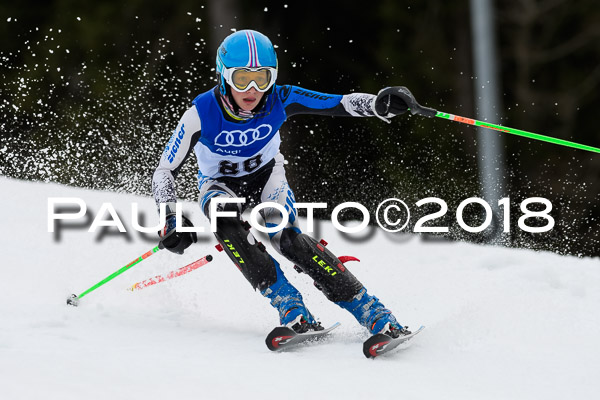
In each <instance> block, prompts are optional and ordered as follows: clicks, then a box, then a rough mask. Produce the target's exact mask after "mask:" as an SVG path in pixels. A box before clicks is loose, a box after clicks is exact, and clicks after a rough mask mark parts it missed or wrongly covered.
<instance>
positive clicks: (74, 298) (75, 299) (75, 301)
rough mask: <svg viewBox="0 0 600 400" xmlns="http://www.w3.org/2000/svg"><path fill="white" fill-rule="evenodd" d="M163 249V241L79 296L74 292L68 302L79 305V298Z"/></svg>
mask: <svg viewBox="0 0 600 400" xmlns="http://www.w3.org/2000/svg"><path fill="white" fill-rule="evenodd" d="M162 249H163V246H162V244H161V243H159V244H158V245H157V246H155V247H154V248H153V249H152V250H149V251H147V252H146V253H144V254H142V255H141V256H139V257H138V258H136V259H135V260H133V261H132V262H130V263H129V264H127V265H125V266H124V267H123V268H121V269H119V270H118V271H115V272H113V273H112V274H110V275H109V276H107V277H106V278H104V279H102V280H101V281H100V282H98V283H96V284H95V285H94V286H92V287H91V288H89V289H88V290H86V291H84V292H82V293H81V294H80V295H79V296H77V295H76V294H72V295H71V296H69V298H67V304H68V305H71V306H75V307H76V306H77V305H79V299H81V298H82V297H83V296H85V295H87V294H88V293H90V292H92V291H94V290H96V289H98V288H99V287H100V286H102V285H104V284H105V283H107V282H109V281H111V280H113V279H114V278H116V277H117V276H119V275H121V274H122V273H123V272H125V271H127V270H128V269H129V268H131V267H133V266H134V265H136V264H138V263H140V262H142V261H143V260H145V259H146V258H148V257H150V256H151V255H152V254H154V253H156V252H158V251H159V250H162Z"/></svg>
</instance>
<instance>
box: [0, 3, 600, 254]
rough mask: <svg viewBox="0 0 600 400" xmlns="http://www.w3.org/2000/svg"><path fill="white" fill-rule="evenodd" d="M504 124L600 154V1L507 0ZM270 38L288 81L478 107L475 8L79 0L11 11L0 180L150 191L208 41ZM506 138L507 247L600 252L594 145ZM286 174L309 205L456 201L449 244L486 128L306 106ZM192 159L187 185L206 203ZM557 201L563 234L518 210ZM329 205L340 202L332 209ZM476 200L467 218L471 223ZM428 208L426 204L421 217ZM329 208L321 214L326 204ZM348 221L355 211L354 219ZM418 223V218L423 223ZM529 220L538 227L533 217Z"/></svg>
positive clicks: (2, 86) (502, 12)
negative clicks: (520, 224) (520, 223)
mask: <svg viewBox="0 0 600 400" xmlns="http://www.w3.org/2000/svg"><path fill="white" fill-rule="evenodd" d="M494 4H495V20H494V23H495V28H496V32H497V38H498V43H497V45H498V52H499V64H500V65H499V71H500V75H501V76H500V80H501V82H500V83H501V87H502V103H503V108H502V111H501V112H499V115H498V117H499V118H500V119H501V121H502V123H503V124H505V125H507V126H511V127H515V128H519V129H524V130H528V131H532V132H536V133H541V134H545V135H549V136H554V137H558V138H562V139H567V140H571V141H575V142H579V143H584V144H588V145H591V146H596V147H600V137H599V135H598V133H597V128H596V125H597V122H596V119H597V116H596V112H597V110H598V108H599V107H600V101H599V99H598V95H597V93H598V92H599V89H600V62H599V60H600V5H599V4H598V2H597V1H596V0H581V1H577V2H572V1H571V2H568V1H566V0H497V1H495V3H494ZM244 28H252V29H256V30H259V31H262V32H263V33H265V34H266V35H267V36H269V37H270V38H271V40H272V41H273V43H274V44H275V45H276V46H277V51H278V59H279V67H280V75H279V76H280V78H279V83H291V84H297V85H301V86H304V87H307V88H311V89H315V90H319V91H323V92H330V93H349V92H353V91H356V92H369V93H376V92H377V91H378V90H379V89H381V88H383V87H385V86H389V85H404V86H407V87H409V88H410V89H411V91H412V92H413V93H414V94H415V96H416V97H417V99H418V100H419V101H420V102H421V103H422V104H424V105H428V106H431V107H434V108H436V109H438V110H441V111H445V112H450V113H454V114H458V115H464V116H472V117H475V116H476V111H477V110H475V106H474V104H475V102H474V94H473V88H474V86H475V85H477V84H480V83H478V82H477V77H476V76H473V72H472V55H471V32H470V27H469V2H468V1H466V0H462V1H451V2H442V1H433V0H428V1H425V0H421V1H394V0H382V1H373V2H369V3H351V2H342V1H329V2H316V1H302V2H294V1H289V2H287V3H286V2H281V1H272V2H271V1H252V2H249V1H237V0H220V1H219V0H213V1H207V2H199V1H190V0H181V1H178V2H166V1H164V2H158V1H141V0H130V1H127V2H116V1H106V0H104V1H103V0H98V1H95V2H92V3H87V2H78V1H74V0H55V1H47V2H45V3H44V4H40V3H39V2H31V1H22V2H19V3H17V2H12V3H8V2H4V3H2V4H1V5H0V37H2V40H1V44H0V46H1V47H0V77H1V78H0V79H1V81H0V133H1V136H0V174H2V175H7V176H11V177H15V178H19V179H27V180H37V181H52V182H59V183H65V184H69V185H75V186H82V187H89V188H97V189H105V190H113V191H123V192H130V193H137V194H144V195H149V194H150V187H151V185H150V180H151V176H152V173H153V170H154V168H155V166H156V164H157V162H158V158H159V156H160V154H161V151H162V147H163V146H164V144H165V143H166V141H167V139H168V137H169V136H170V134H171V131H172V130H173V129H174V128H175V125H176V123H177V121H178V119H179V117H180V115H181V114H182V113H183V111H185V110H186V109H187V108H188V107H189V105H190V101H191V100H192V99H193V98H194V97H195V96H196V95H197V94H198V93H200V92H203V91H205V90H207V89H209V88H211V87H212V86H214V84H215V72H214V59H215V50H216V47H217V46H218V44H219V43H220V41H221V40H222V39H223V38H224V37H225V36H226V35H227V34H229V33H231V32H232V29H244ZM487 134H490V135H503V138H504V144H505V148H504V156H505V158H506V161H507V165H506V170H505V171H503V173H504V176H505V177H506V179H507V182H508V185H507V188H506V191H505V193H504V195H506V196H510V198H511V203H512V210H511V211H512V217H513V220H514V221H513V229H512V232H511V234H510V235H507V237H505V238H504V242H505V243H506V244H507V245H511V246H519V247H529V248H535V249H546V250H552V251H555V252H558V253H564V254H576V255H595V256H597V255H599V254H600V244H599V240H600V231H599V229H598V221H599V220H600V209H599V204H600V198H599V194H600V182H599V179H598V177H599V176H600V155H598V154H594V153H588V152H583V151H581V150H574V149H568V148H564V147H559V146H556V145H552V144H547V143H541V142H535V141H531V140H528V139H525V138H520V137H516V136H511V135H505V134H501V133H497V132H493V131H489V132H487ZM282 136H283V140H284V142H283V147H282V152H283V153H284V155H285V156H286V158H287V159H288V161H289V165H288V167H287V171H288V178H289V180H290V182H291V184H292V186H293V187H294V188H295V192H296V197H297V198H298V199H302V201H325V202H327V203H329V204H330V205H335V204H339V203H341V202H343V201H358V202H360V203H362V204H364V205H365V206H367V207H368V208H369V209H370V210H371V211H374V210H375V208H376V206H377V204H378V203H379V202H380V201H382V200H384V199H386V198H388V197H392V196H393V197H399V198H402V199H404V200H405V201H406V202H407V203H409V204H412V205H413V207H412V208H411V210H413V211H416V214H417V215H416V217H417V218H418V217H419V215H423V213H424V212H425V211H428V212H431V211H432V210H434V209H428V210H419V209H418V208H417V207H416V206H414V203H415V202H416V201H417V200H419V199H421V198H424V197H430V196H436V197H440V198H442V199H444V200H445V201H446V202H447V203H448V206H449V212H448V214H447V215H446V217H447V218H446V219H445V220H438V221H437V224H446V225H449V226H451V230H450V233H449V234H447V235H446V236H448V237H450V238H452V239H463V240H472V241H483V240H486V235H472V236H470V235H466V234H464V233H463V232H462V230H460V229H458V228H457V227H456V226H455V225H456V218H455V217H454V214H453V212H454V210H455V209H456V207H457V206H458V204H459V203H460V202H461V201H462V200H464V199H466V198H468V197H472V196H480V195H481V194H480V187H479V176H478V169H477V159H478V157H479V153H478V148H477V141H476V131H475V130H474V129H473V128H470V127H467V126H465V125H461V124H456V123H453V122H449V121H443V120H440V119H432V120H429V119H424V118H419V117H410V116H402V117H399V118H396V119H394V120H393V123H392V124H391V125H388V124H385V123H383V122H381V121H379V120H376V119H373V118H370V119H357V118H337V119H334V118H324V117H316V116H315V117H313V116H299V117H295V118H293V119H291V120H290V121H288V123H287V124H286V125H285V126H284V128H282ZM194 170H195V163H194V161H193V160H190V161H188V164H187V165H186V167H185V168H184V170H183V172H182V175H183V176H182V177H181V178H180V179H179V180H178V182H179V187H178V189H179V194H180V197H182V198H187V199H195V198H196V197H197V188H196V182H195V171H194ZM534 196H541V197H546V198H548V199H550V200H551V201H552V203H553V206H554V210H553V211H552V215H553V216H554V217H555V218H556V221H557V225H556V227H555V228H554V229H553V230H552V231H550V232H548V233H544V234H536V235H533V234H525V233H523V232H521V231H520V230H518V229H516V220H517V218H518V217H519V216H520V215H521V212H520V210H519V203H520V202H521V201H522V200H523V199H525V198H528V197H534ZM331 209H332V207H330V211H331ZM478 211H480V210H477V209H471V211H470V214H469V215H468V217H469V218H468V219H469V221H471V222H470V223H472V224H477V223H478V222H477V221H478V220H480V219H481V217H480V214H481V213H480V212H478ZM419 212H420V214H419ZM320 216H321V217H325V216H326V215H325V214H321V215H320ZM345 217H346V218H351V217H353V215H352V214H351V213H348V214H346V215H345ZM415 221H416V218H413V219H412V225H414V222H415ZM533 223H535V221H533Z"/></svg>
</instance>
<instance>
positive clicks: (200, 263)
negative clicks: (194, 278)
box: [127, 254, 213, 292]
mask: <svg viewBox="0 0 600 400" xmlns="http://www.w3.org/2000/svg"><path fill="white" fill-rule="evenodd" d="M212 259H213V257H212V256H211V255H210V254H208V255H206V256H204V257H202V258H200V259H198V260H196V261H194V262H193V263H190V264H188V265H186V266H185V267H181V268H179V269H176V270H173V271H171V272H169V273H168V274H166V275H164V276H163V275H157V276H155V277H154V278H149V279H146V280H143V281H141V282H137V283H134V284H133V285H132V286H131V287H129V288H127V290H131V291H132V292H133V291H134V290H142V289H144V288H146V287H148V286H152V285H156V284H157V283H161V282H164V281H168V280H169V279H173V278H177V277H178V276H181V275H185V274H187V273H188V272H192V271H194V270H196V269H198V268H200V267H201V266H203V265H206V264H208V263H209V262H211V261H212Z"/></svg>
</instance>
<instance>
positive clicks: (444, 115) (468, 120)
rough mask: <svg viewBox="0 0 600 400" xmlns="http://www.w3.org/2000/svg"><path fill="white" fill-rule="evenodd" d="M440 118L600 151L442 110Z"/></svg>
mask: <svg viewBox="0 0 600 400" xmlns="http://www.w3.org/2000/svg"><path fill="white" fill-rule="evenodd" d="M435 116H436V117H438V118H444V119H449V120H451V121H456V122H461V123H463V124H469V125H474V126H481V127H482V128H488V129H493V130H495V131H500V132H505V133H510V134H513V135H518V136H524V137H526V138H530V139H535V140H541V141H542V142H548V143H554V144H558V145H560V146H566V147H572V148H575V149H579V150H586V151H591V152H594V153H600V148H597V147H592V146H587V145H585V144H579V143H575V142H570V141H568V140H563V139H557V138H553V137H550V136H544V135H540V134H538V133H532V132H527V131H522V130H520V129H514V128H509V127H506V126H502V125H496V124H491V123H489V122H482V121H478V120H476V119H472V118H465V117H460V116H458V115H453V114H448V113H444V112H441V111H437V112H436V114H435Z"/></svg>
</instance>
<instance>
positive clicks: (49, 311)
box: [0, 177, 600, 400]
mask: <svg viewBox="0 0 600 400" xmlns="http://www.w3.org/2000/svg"><path fill="white" fill-rule="evenodd" d="M0 193H1V197H0V199H1V200H0V202H1V203H0V210H1V211H0V212H1V215H0V220H1V221H2V224H3V229H2V230H0V246H1V251H0V260H1V265H2V275H1V276H2V279H0V398H2V399H11V400H12V399H42V398H43V399H46V400H53V399H60V400H65V399H76V398H78V399H132V398H134V399H168V398H175V399H216V398H226V399H227V398H231V399H233V398H235V399H240V398H243V399H268V398H292V399H307V398H339V399H355V398H356V399H365V398H369V399H379V398H406V399H508V398H513V399H564V398H582V399H585V398H588V399H589V398H593V397H595V396H596V395H597V393H599V392H600V380H599V379H598V372H599V371H600V340H599V339H598V338H600V312H599V310H600V265H599V263H598V259H589V258H588V259H578V258H574V257H565V256H558V255H555V254H551V253H539V252H533V251H529V250H515V249H506V248H497V247H490V246H477V245H472V244H463V243H458V244H457V243H448V242H432V241H426V240H423V239H422V238H420V237H418V236H416V235H415V236H411V235H391V234H387V233H385V232H383V231H381V230H376V229H374V230H373V231H371V232H370V235H367V234H366V233H363V234H357V235H354V236H352V237H344V236H342V234H341V233H340V232H338V231H336V230H335V229H334V228H333V227H332V225H331V224H330V223H325V222H324V223H322V224H319V225H318V227H319V229H320V231H319V232H317V233H315V236H317V238H320V237H323V238H326V240H327V241H328V242H329V248H330V249H331V250H332V251H334V253H336V254H338V255H352V256H355V257H357V258H359V259H360V260H361V262H360V263H349V264H348V266H349V268H350V269H351V270H352V271H353V273H354V274H355V275H356V276H357V277H358V278H359V279H360V280H361V281H362V282H363V283H364V284H365V286H366V287H367V288H368V290H369V291H370V292H371V293H373V294H375V295H377V296H378V297H380V298H381V299H382V301H383V302H384V303H385V304H386V306H388V307H389V308H391V309H392V310H393V311H394V313H395V315H396V316H397V317H398V319H399V320H400V322H401V323H403V324H405V325H408V326H409V327H411V328H416V327H418V326H419V325H421V324H422V325H426V327H427V328H426V329H425V330H424V331H423V332H422V333H421V334H419V336H417V337H416V338H415V339H414V340H413V341H412V343H411V344H410V345H409V346H406V347H403V348H401V349H400V350H398V351H396V352H395V353H393V354H391V355H389V356H385V357H380V358H378V359H376V360H367V359H366V358H365V357H364V356H363V355H362V349H361V347H362V346H361V345H362V342H363V341H364V340H365V339H366V338H367V332H366V331H365V330H364V329H363V328H362V327H360V326H359V325H358V324H357V323H356V321H354V320H353V318H352V317H351V316H350V315H349V314H348V313H347V312H346V311H344V310H342V309H341V308H339V307H338V306H336V305H334V304H331V303H329V302H328V301H327V300H326V299H325V298H324V296H323V295H322V294H321V293H320V292H319V291H318V290H317V289H316V288H314V286H313V285H312V282H311V280H310V279H309V278H308V277H307V276H306V275H304V274H297V273H296V272H295V271H294V270H293V269H292V266H291V265H290V263H289V262H287V261H286V260H285V259H283V258H282V257H281V256H279V255H277V254H276V253H275V252H274V251H271V254H272V255H274V256H275V257H276V258H277V259H278V260H279V261H280V262H281V263H282V267H283V269H284V271H285V272H286V274H287V276H288V278H289V279H290V280H291V281H292V282H293V283H294V284H295V285H296V286H297V287H298V288H299V289H300V290H302V291H303V293H304V294H305V295H304V296H305V300H306V303H307V305H308V307H309V308H310V310H311V311H312V312H313V314H315V315H316V316H317V317H318V318H319V319H320V320H321V321H322V322H323V324H324V325H330V324H332V323H334V322H336V321H339V322H341V323H342V326H341V327H340V328H338V329H337V330H336V331H334V332H333V333H332V335H331V338H330V340H329V341H328V342H326V343H324V344H319V345H313V346H309V347H304V348H302V349H299V350H297V351H293V352H287V353H271V352H270V351H268V350H267V348H266V346H265V343H264V338H265V336H266V334H267V333H268V332H269V331H270V330H271V329H272V328H273V327H274V326H275V325H277V323H278V318H277V313H276V312H275V311H274V310H273V309H272V308H271V306H270V305H269V303H268V301H267V299H265V298H263V297H262V296H261V295H260V294H259V293H257V292H254V291H253V290H252V289H251V287H250V285H249V284H248V283H247V282H246V280H245V279H244V278H243V276H242V275H241V274H240V272H239V271H238V270H237V269H236V268H235V267H234V266H233V265H232V263H231V262H230V261H229V259H228V258H227V256H226V255H224V254H223V253H217V252H216V250H215V249H214V244H216V241H215V239H214V238H213V237H212V235H211V234H210V233H205V234H201V235H200V239H201V240H200V241H199V243H197V244H195V245H194V246H193V247H191V248H190V249H189V250H188V251H186V254H185V255H183V256H177V255H174V254H170V253H168V252H167V251H161V252H158V253H156V254H154V255H153V256H151V257H150V258H148V259H146V260H144V261H143V262H142V263H140V264H138V265H136V266H134V267H133V268H131V269H130V270H128V271H127V272H125V273H124V274H122V275H121V276H119V277H117V278H116V279H114V280H112V281H111V282H109V283H107V284H106V285H104V286H102V287H100V288H99V289H97V290H96V291H94V292H92V293H90V294H89V295H87V296H85V297H84V298H83V299H81V303H80V306H79V307H77V308H75V307H70V306H67V305H66V304H65V300H66V298H67V296H68V295H69V294H71V293H76V294H79V293H81V292H83V291H84V290H85V289H87V288H89V287H90V286H92V285H93V284H95V283H96V282H98V281H100V280H101V279H102V278H104V277H106V276H108V275H109V274H111V273H112V272H114V271H116V270H117V269H119V268H121V267H122V266H124V265H126V264H127V263H129V261H131V260H133V259H135V258H137V257H138V256H139V255H141V254H143V253H145V252H146V251H148V250H149V249H151V248H152V247H153V246H154V245H155V242H153V241H152V240H148V239H146V240H144V239H142V238H141V236H140V234H138V233H137V232H135V231H133V229H132V223H131V215H132V213H131V203H132V202H137V203H139V206H140V210H141V213H142V214H143V215H145V216H146V219H145V223H144V225H154V224H156V222H157V217H156V213H155V208H154V202H153V200H152V199H150V198H144V197H135V196H130V195H123V194H115V193H108V192H98V191H90V190H82V189H76V188H70V187H65V186H59V185H55V184H43V183H30V182H20V181H14V180H9V179H6V178H4V177H0ZM49 197H78V198H81V199H83V200H84V201H85V202H86V203H87V205H88V213H87V215H88V216H89V220H86V219H85V218H82V219H79V220H76V221H66V222H65V224H75V225H76V226H75V227H73V225H69V226H70V228H69V229H62V230H60V232H59V233H60V235H57V234H53V233H49V232H48V198H49ZM104 202H110V203H111V204H112V205H113V206H114V208H115V209H116V210H117V212H118V213H119V216H120V218H121V219H122V221H123V223H124V225H125V227H126V228H127V230H128V234H127V235H124V234H120V235H117V234H114V232H115V230H114V229H113V230H111V231H110V234H106V235H102V234H99V232H96V233H89V232H87V228H88V227H89V225H90V224H91V221H92V219H93V218H94V217H96V216H97V213H98V211H99V210H100V207H101V205H102V203H104ZM184 210H185V212H186V213H187V214H189V215H190V216H191V218H192V220H193V222H194V223H195V224H196V225H199V226H204V227H205V228H206V229H207V230H208V228H209V225H208V223H207V221H206V220H205V219H204V217H203V216H202V215H201V214H200V212H199V210H198V208H197V206H196V205H195V204H193V203H185V204H184ZM86 218H87V217H86ZM103 219H104V220H109V216H108V214H106V215H105V216H104V218H103ZM305 226H306V223H305V221H302V228H305ZM206 254H212V255H213V256H214V257H215V260H214V261H213V262H212V263H209V264H207V265H205V266H203V267H201V268H200V269H198V270H196V271H193V272H191V273H189V274H187V275H184V276H181V277H179V278H176V279H173V280H170V281H167V282H163V283H160V284H158V285H155V286H152V287H148V288H146V289H144V290H141V291H136V292H131V291H128V290H126V289H127V288H128V287H130V286H131V285H132V284H134V283H135V282H138V281H141V280H143V279H146V278H149V277H152V276H154V275H158V274H165V273H167V272H169V271H171V270H173V269H177V268H179V267H182V266H184V265H186V264H188V263H190V262H192V261H194V260H196V259H198V258H200V257H202V256H204V255H206Z"/></svg>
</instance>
